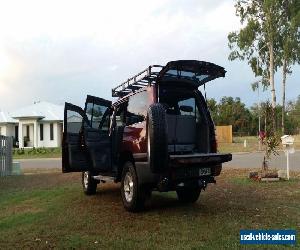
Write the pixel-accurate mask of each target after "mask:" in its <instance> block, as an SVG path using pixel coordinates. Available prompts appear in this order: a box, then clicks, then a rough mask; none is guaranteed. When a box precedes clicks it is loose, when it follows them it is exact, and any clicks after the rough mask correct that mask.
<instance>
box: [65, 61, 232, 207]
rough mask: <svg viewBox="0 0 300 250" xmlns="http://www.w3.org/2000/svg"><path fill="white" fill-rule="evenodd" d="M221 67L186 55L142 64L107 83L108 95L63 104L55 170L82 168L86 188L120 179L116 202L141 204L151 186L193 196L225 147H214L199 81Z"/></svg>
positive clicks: (91, 190)
mask: <svg viewBox="0 0 300 250" xmlns="http://www.w3.org/2000/svg"><path fill="white" fill-rule="evenodd" d="M225 72H226V71H225V70H224V68H222V67H220V66H217V65H215V64H212V63H208V62H203V61H194V60H180V61H171V62H169V63H167V65H166V66H164V67H163V66H158V65H154V66H150V67H148V68H147V69H146V70H144V71H142V72H141V73H139V74H137V75H135V76H134V77H132V78H130V79H128V80H127V81H126V82H124V83H122V84H121V85H119V86H117V87H116V88H114V89H112V96H113V97H119V98H118V100H117V101H116V102H114V103H113V104H112V102H111V101H108V100H104V99H101V98H98V97H94V96H87V99H86V103H85V108H84V109H81V108H80V107H77V106H74V105H72V104H70V103H66V104H65V111H64V112H65V113H64V133H63V155H62V163H63V164H62V171H63V172H64V173H66V172H82V185H83V189H84V192H85V193H86V194H87V195H91V194H95V193H96V189H97V185H98V184H99V183H101V182H106V181H114V182H121V196H122V201H123V204H124V207H125V208H126V209H127V210H129V211H137V210H140V209H142V208H143V205H144V202H145V199H146V198H147V197H150V195H151V192H152V191H153V190H158V191H161V192H164V191H171V190H176V192H177V196H178V199H179V200H180V201H182V202H195V201H197V199H198V197H199V195H200V192H201V190H202V189H205V187H206V186H207V184H208V183H215V179H214V177H215V176H218V175H219V174H220V172H221V169H222V163H223V162H227V161H230V160H231V158H232V156H231V154H220V153H217V142H216V137H215V127H214V123H213V121H212V119H211V116H210V113H209V110H208V108H207V104H206V101H205V99H204V97H203V95H202V94H201V92H200V91H199V90H198V87H199V86H200V85H203V84H205V83H206V82H208V81H211V80H213V79H215V78H218V77H224V76H225Z"/></svg>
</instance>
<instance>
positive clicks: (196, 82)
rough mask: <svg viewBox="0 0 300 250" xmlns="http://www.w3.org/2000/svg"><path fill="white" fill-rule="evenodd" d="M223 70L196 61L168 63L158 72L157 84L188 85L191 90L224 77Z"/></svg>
mask: <svg viewBox="0 0 300 250" xmlns="http://www.w3.org/2000/svg"><path fill="white" fill-rule="evenodd" d="M225 73H226V71H225V69H224V68H223V67H221V66H218V65H216V64H213V63H210V62H204V61H197V60H178V61H170V62H168V63H167V65H166V66H164V67H163V69H162V70H161V71H160V72H159V75H158V77H157V82H158V83H160V84H172V85H175V84H176V82H179V83H181V84H184V85H185V86H188V85H190V86H191V87H193V88H198V87H199V86H201V85H203V84H205V83H207V82H209V81H212V80H214V79H216V78H219V77H225Z"/></svg>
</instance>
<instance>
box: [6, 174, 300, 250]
mask: <svg viewBox="0 0 300 250" xmlns="http://www.w3.org/2000/svg"><path fill="white" fill-rule="evenodd" d="M248 172H249V171H247V170H227V171H225V172H224V173H223V174H222V175H221V176H220V177H219V178H218V180H217V185H210V186H208V188H207V190H206V191H205V192H203V193H202V194H201V197H200V199H199V201H198V202H197V203H196V204H191V205H182V204H180V203H179V202H178V201H177V199H176V194H175V193H174V192H170V193H164V194H161V193H157V192H154V193H153V195H152V199H151V200H150V201H148V202H147V204H146V210H145V211H144V212H142V213H136V214H132V213H128V212H126V211H125V210H124V209H123V207H122V203H121V198H120V194H119V185H117V184H102V185H100V187H99V188H98V192H97V194H96V195H95V196H90V197H88V196H85V195H84V194H83V192H82V190H81V186H80V174H77V173H75V174H61V173H47V174H35V175H24V176H12V177H6V178H2V179H0V249H6V248H21V249H23V248H38V249H48V248H65V249H70V248H71V249H74V248H76V249H87V248H89V249H201V248H205V249H240V248H241V246H240V244H239V230H240V229H290V228H293V229H296V230H298V232H299V229H300V192H299V188H300V174H299V173H298V174H295V173H294V174H293V176H292V177H293V181H291V182H277V183H257V182H253V181H250V180H248V179H247V175H248ZM255 247H258V246H255ZM298 247H299V244H298ZM250 248H251V249H252V248H253V246H251V247H250ZM266 248H268V246H266ZM275 248H277V249H282V248H283V247H282V246H277V247H276V246H275ZM287 248H290V247H287Z"/></svg>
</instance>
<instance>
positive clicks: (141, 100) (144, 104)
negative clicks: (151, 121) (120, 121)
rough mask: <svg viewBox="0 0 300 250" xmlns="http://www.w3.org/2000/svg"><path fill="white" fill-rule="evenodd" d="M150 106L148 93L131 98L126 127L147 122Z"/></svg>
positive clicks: (144, 92) (141, 93)
mask: <svg viewBox="0 0 300 250" xmlns="http://www.w3.org/2000/svg"><path fill="white" fill-rule="evenodd" d="M148 106H149V100H148V93H147V91H143V92H140V93H138V94H136V95H133V96H131V97H130V98H129V103H128V108H127V116H126V125H131V124H134V123H138V122H142V121H145V120H146V116H147V109H148Z"/></svg>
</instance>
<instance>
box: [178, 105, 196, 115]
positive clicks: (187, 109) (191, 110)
mask: <svg viewBox="0 0 300 250" xmlns="http://www.w3.org/2000/svg"><path fill="white" fill-rule="evenodd" d="M179 109H180V110H181V111H183V112H188V113H191V112H193V111H194V109H193V107H191V106H186V105H182V106H180V107H179Z"/></svg>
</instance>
